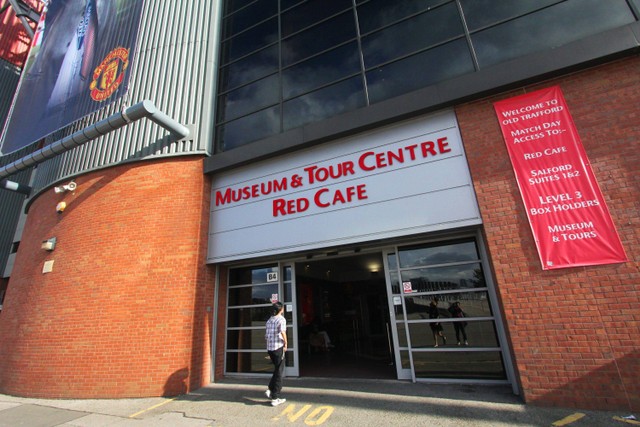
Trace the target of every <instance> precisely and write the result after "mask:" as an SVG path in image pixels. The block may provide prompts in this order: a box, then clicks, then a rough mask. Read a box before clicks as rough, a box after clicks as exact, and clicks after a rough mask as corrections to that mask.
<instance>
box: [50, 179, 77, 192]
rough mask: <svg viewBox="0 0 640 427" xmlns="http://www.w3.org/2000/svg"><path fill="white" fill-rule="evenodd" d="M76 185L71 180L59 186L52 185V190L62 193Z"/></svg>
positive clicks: (73, 188) (71, 189)
mask: <svg viewBox="0 0 640 427" xmlns="http://www.w3.org/2000/svg"><path fill="white" fill-rule="evenodd" d="M76 187H77V185H76V183H75V182H73V181H71V182H70V183H68V184H67V185H61V186H59V187H54V188H53V190H54V191H55V192H56V193H64V192H65V191H73V190H75V189H76Z"/></svg>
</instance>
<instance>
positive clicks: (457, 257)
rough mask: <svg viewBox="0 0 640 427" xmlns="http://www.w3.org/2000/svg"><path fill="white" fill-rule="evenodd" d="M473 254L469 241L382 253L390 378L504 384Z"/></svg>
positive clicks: (500, 352)
mask: <svg viewBox="0 0 640 427" xmlns="http://www.w3.org/2000/svg"><path fill="white" fill-rule="evenodd" d="M481 253H482V251H481V250H480V248H479V245H478V240H477V238H476V237H473V236H470V237H464V238H459V239H455V240H443V241H436V242H427V243H422V244H415V245H408V246H399V247H397V248H396V249H395V250H388V251H386V252H385V263H386V265H385V267H387V271H388V274H387V282H388V290H389V293H390V295H391V299H390V302H389V309H390V312H391V318H392V323H393V324H394V326H395V328H394V344H395V349H396V351H395V356H396V361H397V371H398V378H404V379H409V378H411V379H412V380H413V381H420V380H423V381H429V380H435V381H443V380H445V381H447V380H451V381H454V382H473V381H480V382H485V383H486V382H495V383H503V382H507V381H508V378H509V377H510V375H509V374H510V370H509V362H508V357H507V356H506V355H505V347H504V342H503V340H502V339H501V338H502V337H503V336H504V333H501V332H502V331H501V326H500V322H499V316H496V315H495V311H494V310H495V308H494V307H495V303H494V298H493V295H492V293H493V289H492V287H491V284H490V281H489V280H487V273H486V271H485V266H484V263H483V260H482V256H481Z"/></svg>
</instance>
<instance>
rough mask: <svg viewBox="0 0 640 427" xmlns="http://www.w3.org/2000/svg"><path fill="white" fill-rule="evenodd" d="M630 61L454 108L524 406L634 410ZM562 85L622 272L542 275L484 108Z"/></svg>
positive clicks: (637, 364) (639, 94)
mask: <svg viewBox="0 0 640 427" xmlns="http://www.w3.org/2000/svg"><path fill="white" fill-rule="evenodd" d="M638 70H640V59H638V57H631V58H627V59H624V60H619V61H616V62H613V63H610V64H607V65H602V66H599V67H595V68H592V69H589V70H586V71H582V72H578V73H575V74H571V75H567V76H565V77H562V78H558V79H554V80H549V81H546V82H544V83H541V84H537V85H531V86H525V87H522V88H520V89H518V90H514V91H511V92H508V93H503V94H501V95H499V96H496V97H492V98H487V99H483V100H480V101H477V102H472V103H468V104H465V105H461V106H459V107H458V108H456V114H457V116H458V120H459V124H460V129H461V133H462V137H463V141H464V145H465V150H466V154H467V157H468V161H469V166H470V170H471V174H472V178H473V182H474V186H475V189H476V192H477V195H478V201H479V204H480V209H481V212H482V218H483V222H484V231H485V234H486V240H487V243H488V249H489V252H490V256H491V260H492V263H493V267H494V273H495V279H496V285H497V290H498V293H499V297H500V299H501V301H502V306H503V310H504V318H505V320H506V325H507V329H508V334H509V335H510V339H511V346H512V352H513V354H514V360H515V364H516V369H517V373H518V375H519V380H520V383H521V386H522V391H523V395H524V398H525V400H526V401H527V402H529V403H534V404H540V405H554V406H555V405H558V406H565V407H566V406H574V407H583V408H599V409H623V410H630V411H634V410H635V411H637V410H640V273H639V263H638V260H639V258H640V195H639V193H640V173H639V172H640V166H639V165H640V155H639V151H640V143H639V142H638V141H639V140H640V107H639V106H640V73H638ZM552 85H560V87H561V88H562V91H563V93H564V96H565V98H566V100H567V103H568V106H569V111H570V113H571V115H572V116H573V119H574V121H575V123H576V126H577V129H578V132H579V135H580V137H581V139H582V143H583V145H584V147H585V149H586V152H587V156H588V158H589V160H590V162H591V166H592V168H593V170H594V173H595V175H596V178H597V180H598V182H599V184H600V188H601V190H602V192H603V194H604V198H605V201H606V203H607V205H608V207H609V210H610V211H611V215H612V217H613V220H614V223H615V224H616V227H617V229H618V233H619V235H620V238H621V240H622V243H623V245H624V247H625V250H626V253H627V256H628V258H629V260H630V261H629V262H627V263H624V264H614V265H604V266H593V267H581V268H567V269H561V270H554V271H543V270H542V269H541V266H540V262H539V259H538V254H537V251H536V248H535V244H534V241H533V238H532V234H531V230H530V228H529V224H528V220H527V217H526V212H525V210H524V207H523V204H522V199H521V197H520V193H519V191H518V188H517V185H516V182H515V178H514V174H513V170H512V167H511V163H510V161H509V158H508V155H507V151H506V148H505V143H504V140H503V138H502V135H501V133H500V128H499V124H498V120H497V117H496V115H495V112H494V110H493V105H492V103H493V102H495V101H498V100H501V99H505V98H509V97H512V96H515V95H519V94H522V93H525V92H530V91H534V90H537V89H541V88H544V87H548V86H552Z"/></svg>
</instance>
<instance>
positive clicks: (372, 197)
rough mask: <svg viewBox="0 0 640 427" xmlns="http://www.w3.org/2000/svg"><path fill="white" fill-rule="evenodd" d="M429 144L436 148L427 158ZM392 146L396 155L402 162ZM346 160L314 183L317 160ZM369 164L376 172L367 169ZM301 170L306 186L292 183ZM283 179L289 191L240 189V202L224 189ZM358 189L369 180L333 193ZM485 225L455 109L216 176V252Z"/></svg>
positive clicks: (229, 254) (240, 253)
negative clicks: (286, 204)
mask: <svg viewBox="0 0 640 427" xmlns="http://www.w3.org/2000/svg"><path fill="white" fill-rule="evenodd" d="M438 140H440V141H442V143H441V147H440V149H438V143H437V141H438ZM429 141H432V142H434V143H435V144H430V143H428V142H429ZM422 143H427V144H426V147H427V148H432V147H434V148H433V149H432V150H427V151H426V157H425V156H423V154H422V151H421V150H420V146H421V145H422ZM411 147H414V148H411ZM434 152H435V155H434ZM388 153H392V154H393V155H394V156H393V161H391V160H389V155H388ZM363 157H364V158H365V161H364V168H363V167H361V163H360V159H362V158H363ZM375 158H378V159H379V162H380V163H377V165H376V162H375V161H374V159H375ZM341 164H342V165H345V164H346V165H348V167H347V168H346V170H347V171H348V173H346V174H344V175H343V176H340V177H334V178H328V179H326V180H324V181H323V182H318V181H317V180H316V181H315V182H312V181H314V180H313V179H311V177H310V174H309V173H308V171H306V169H308V168H309V167H313V166H317V167H318V168H319V169H320V168H328V167H329V166H333V167H334V170H338V165H341ZM373 165H376V167H375V168H373ZM369 167H372V169H373V170H366V169H368V168H369ZM295 176H298V177H300V178H301V180H300V185H299V186H297V187H294V186H293V185H292V183H293V182H294V177H295ZM274 181H275V182H277V183H279V184H280V185H281V188H279V191H271V192H270V193H269V194H262V193H261V192H260V191H258V193H257V194H256V195H255V197H248V198H246V199H245V198H241V197H240V196H238V199H239V200H237V201H235V202H234V201H231V199H230V198H228V199H225V198H224V197H221V195H225V194H227V195H228V194H242V193H241V191H242V189H243V188H249V189H251V188H253V186H255V185H258V186H261V185H263V184H268V183H269V182H274ZM285 184H286V185H285ZM349 187H351V188H358V187H359V188H361V189H362V190H361V191H363V192H361V193H360V195H361V197H360V198H358V197H354V198H353V199H352V200H345V201H343V200H340V201H339V203H336V204H330V203H329V201H330V200H331V197H329V196H330V195H332V194H334V193H335V192H336V191H340V192H341V194H342V195H343V196H346V194H347V189H348V188H349ZM271 190H273V187H271ZM318 192H321V197H320V199H319V200H320V201H321V204H323V205H324V204H330V205H329V206H318V205H317V204H316V203H314V200H316V195H317V194H318ZM354 193H356V194H357V190H355V191H354ZM282 200H287V201H289V200H291V201H292V202H291V203H293V206H294V207H295V212H292V211H288V210H287V211H286V212H285V213H284V214H283V211H282V210H281V209H276V208H274V206H276V207H277V206H281V205H278V203H279V201H282ZM296 200H302V202H296ZM217 201H218V203H216V202H217ZM298 203H301V204H298ZM301 207H302V208H304V209H300V208H301ZM479 223H480V215H479V211H478V207H477V202H476V199H475V194H474V192H473V188H472V185H471V179H470V176H469V172H468V168H467V162H466V158H465V156H464V151H463V149H462V142H461V139H460V134H459V131H458V128H457V125H456V121H455V116H454V114H453V112H452V111H446V112H443V113H439V114H436V115H433V116H430V117H426V118H421V119H418V120H412V121H410V122H405V123H402V124H399V125H395V126H390V127H386V128H382V129H379V130H376V131H373V132H368V133H366V134H361V135H358V136H355V137H351V138H348V139H343V140H338V141H335V142H331V143H327V144H324V145H321V146H317V147H314V148H312V149H309V150H303V151H300V152H296V153H292V154H289V155H286V156H281V157H279V158H276V159H271V160H268V161H264V162H260V163H258V164H255V165H250V166H247V167H244V168H240V169H236V170H234V171H231V172H228V173H223V174H219V175H216V176H214V177H213V190H212V209H211V214H210V230H209V253H208V260H209V262H220V261H230V260H237V259H243V258H249V257H255V256H264V255H272V254H279V253H286V252H293V251H300V250H310V249H317V248H322V247H327V246H334V245H342V244H351V243H358V242H365V241H368V240H374V239H381V238H392V237H400V236H406V235H410V234H416V233H423V232H428V231H435V230H443V229H448V228H456V227H461V226H467V225H473V224H479Z"/></svg>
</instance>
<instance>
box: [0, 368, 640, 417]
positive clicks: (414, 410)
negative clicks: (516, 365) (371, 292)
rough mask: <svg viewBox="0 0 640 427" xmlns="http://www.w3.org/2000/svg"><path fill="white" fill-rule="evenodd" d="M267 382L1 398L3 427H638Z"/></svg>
mask: <svg viewBox="0 0 640 427" xmlns="http://www.w3.org/2000/svg"><path fill="white" fill-rule="evenodd" d="M267 382H268V380H265V379H246V378H245V379H236V380H233V379H227V380H225V381H224V382H221V383H215V384H211V385H209V386H207V387H204V388H202V389H200V390H197V391H195V392H192V393H189V394H186V395H182V396H178V397H175V398H162V397H158V398H143V399H73V400H55V399H30V398H21V397H15V396H8V395H0V427H19V426H25V427H52V426H68V427H70V426H75V427H106V426H110V427H133V426H138V427H141V426H145V427H146V426H149V427H164V426H167V427H192V426H194V427H195V426H201V427H206V426H216V427H217V426H220V427H222V426H229V427H231V426H243V427H244V426H292V427H293V426H305V425H307V426H349V427H357V426H366V427H377V426H385V427H389V426H444V427H454V426H455V427H460V426H487V427H488V426H491V427H495V426H516V427H524V426H569V427H587V426H589V427H591V426H593V427H606V426H618V427H626V426H629V425H640V421H635V420H632V419H625V417H630V416H632V415H633V414H629V413H621V412H620V411H610V412H607V411H591V410H578V409H571V408H541V407H536V406H532V405H525V404H524V403H522V401H521V399H520V398H519V397H518V396H515V395H513V394H512V391H511V388H510V387H506V386H479V385H443V384H425V383H411V382H402V381H396V380H382V381H381V380H352V379H350V380H346V379H345V380H341V379H334V378H332V379H330V380H326V379H317V378H315V379H303V378H296V379H285V387H284V389H283V397H286V398H287V401H286V402H285V403H284V404H282V405H280V406H277V407H272V406H271V405H270V401H269V400H268V399H267V398H266V397H265V395H264V390H266V383H267Z"/></svg>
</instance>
